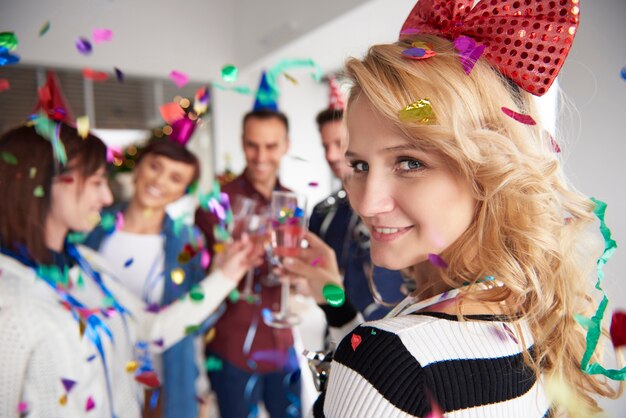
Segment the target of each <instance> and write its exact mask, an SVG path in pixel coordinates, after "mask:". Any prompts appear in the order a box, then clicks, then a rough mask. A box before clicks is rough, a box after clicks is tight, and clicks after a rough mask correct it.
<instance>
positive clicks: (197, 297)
mask: <svg viewBox="0 0 626 418" xmlns="http://www.w3.org/2000/svg"><path fill="white" fill-rule="evenodd" d="M189 297H190V298H191V300H193V301H196V302H200V301H201V300H202V299H204V291H203V290H202V286H200V285H195V286H194V287H192V288H191V290H190V291H189Z"/></svg>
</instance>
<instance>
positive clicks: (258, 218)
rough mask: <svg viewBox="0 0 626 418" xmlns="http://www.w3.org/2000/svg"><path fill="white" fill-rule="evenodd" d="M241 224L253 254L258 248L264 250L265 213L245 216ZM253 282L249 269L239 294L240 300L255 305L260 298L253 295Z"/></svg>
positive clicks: (267, 221) (266, 219)
mask: <svg viewBox="0 0 626 418" xmlns="http://www.w3.org/2000/svg"><path fill="white" fill-rule="evenodd" d="M242 224H243V226H242V229H243V230H244V231H245V232H246V233H247V234H248V236H249V237H250V240H251V241H252V244H253V245H254V247H255V252H256V250H258V249H260V248H264V247H265V243H266V241H268V238H269V228H268V227H269V217H268V214H267V212H265V213H252V214H249V215H246V216H245V217H244V219H243V221H242ZM253 282H254V268H251V269H249V270H248V272H247V273H246V278H245V282H244V288H243V291H242V292H241V299H243V300H245V301H246V302H248V303H257V302H259V300H260V296H259V295H257V294H255V293H254V291H253V289H252V285H253Z"/></svg>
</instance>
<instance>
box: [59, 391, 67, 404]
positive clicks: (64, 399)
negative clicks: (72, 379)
mask: <svg viewBox="0 0 626 418" xmlns="http://www.w3.org/2000/svg"><path fill="white" fill-rule="evenodd" d="M66 404H67V393H64V394H63V395H61V397H60V398H59V405H61V406H65V405H66Z"/></svg>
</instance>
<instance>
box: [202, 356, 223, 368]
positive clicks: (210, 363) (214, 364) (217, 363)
mask: <svg viewBox="0 0 626 418" xmlns="http://www.w3.org/2000/svg"><path fill="white" fill-rule="evenodd" d="M204 368H205V369H206V371H207V372H214V371H217V370H222V360H221V359H220V358H217V357H215V356H209V357H208V358H207V359H206V361H205V362H204Z"/></svg>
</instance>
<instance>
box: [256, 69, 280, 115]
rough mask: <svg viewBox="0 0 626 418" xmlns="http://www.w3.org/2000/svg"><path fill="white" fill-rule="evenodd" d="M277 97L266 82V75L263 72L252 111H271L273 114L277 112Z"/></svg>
mask: <svg viewBox="0 0 626 418" xmlns="http://www.w3.org/2000/svg"><path fill="white" fill-rule="evenodd" d="M277 96H278V95H277V94H276V92H275V91H274V89H272V87H271V86H270V84H269V83H268V81H267V73H266V72H265V71H263V73H262V74H261V82H260V83H259V89H258V90H257V92H256V100H255V101H254V109H253V110H255V111H256V110H273V111H274V112H278V103H276V100H277V98H278V97H277Z"/></svg>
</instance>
